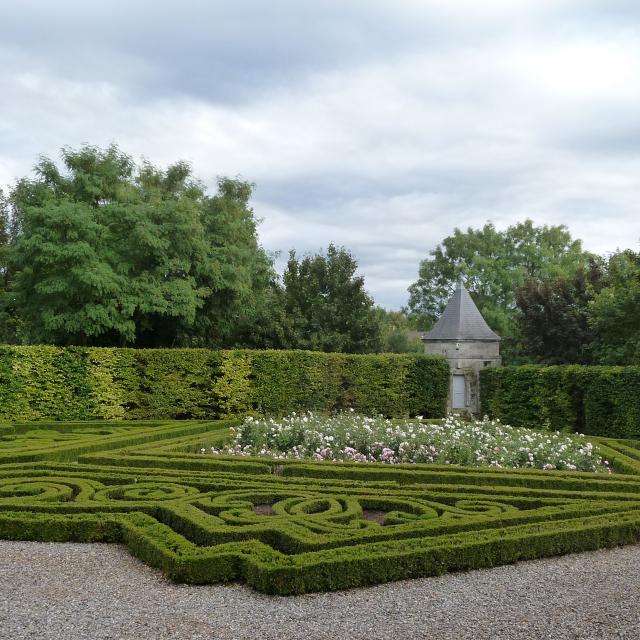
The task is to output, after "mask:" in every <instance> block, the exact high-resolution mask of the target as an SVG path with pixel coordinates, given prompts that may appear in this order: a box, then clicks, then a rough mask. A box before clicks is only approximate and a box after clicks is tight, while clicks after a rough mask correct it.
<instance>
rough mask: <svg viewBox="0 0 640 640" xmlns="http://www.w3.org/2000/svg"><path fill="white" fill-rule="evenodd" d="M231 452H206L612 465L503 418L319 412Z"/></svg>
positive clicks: (261, 427) (251, 425)
mask: <svg viewBox="0 0 640 640" xmlns="http://www.w3.org/2000/svg"><path fill="white" fill-rule="evenodd" d="M231 433H232V437H231V440H230V442H229V443H228V445H227V446H226V447H224V448H215V447H211V448H210V449H208V450H207V449H201V450H200V452H201V453H207V452H210V453H213V454H231V455H240V456H252V455H260V456H268V457H272V458H298V459H302V458H310V459H313V460H339V461H346V462H383V463H387V464H399V463H403V464H406V463H436V464H459V465H468V466H488V467H505V468H513V469H525V468H537V469H548V470H552V469H559V470H569V471H574V470H577V471H593V472H597V471H605V472H609V471H610V468H609V463H608V461H607V460H604V459H603V457H602V456H601V455H600V452H599V450H598V447H597V446H594V445H593V444H592V443H591V442H589V441H588V440H587V439H586V438H585V437H584V436H582V435H578V434H575V435H570V436H569V435H566V434H561V433H560V432H557V431H556V432H551V431H532V430H531V429H523V428H515V427H510V426H508V425H503V424H501V423H500V421H499V420H489V419H488V418H486V417H485V418H484V419H483V420H473V421H471V422H466V421H463V420H461V419H460V418H459V417H458V416H450V417H448V418H446V419H445V420H442V421H438V422H433V421H431V422H427V421H424V420H421V419H415V420H402V421H400V420H387V419H385V418H383V417H381V416H379V417H375V418H370V417H366V416H361V415H358V414H356V413H353V412H346V413H339V414H337V415H334V416H330V417H328V416H323V415H317V414H314V413H311V412H308V413H303V414H295V413H293V414H291V415H290V416H287V417H285V418H282V419H280V420H274V419H273V418H269V419H267V418H262V419H254V418H252V417H248V418H246V420H245V421H244V422H243V423H242V425H240V426H239V427H237V428H235V429H232V430H231Z"/></svg>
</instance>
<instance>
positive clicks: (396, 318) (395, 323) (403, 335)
mask: <svg viewBox="0 0 640 640" xmlns="http://www.w3.org/2000/svg"><path fill="white" fill-rule="evenodd" d="M377 311H378V317H379V320H380V329H381V332H382V347H381V350H382V351H384V352H385V353H422V352H424V344H423V343H422V340H421V339H420V337H419V335H418V332H417V331H416V328H417V327H416V323H415V322H414V321H413V320H412V319H411V318H409V317H408V316H407V314H406V313H405V312H404V311H387V310H385V309H382V308H378V309H377Z"/></svg>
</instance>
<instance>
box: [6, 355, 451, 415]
mask: <svg viewBox="0 0 640 640" xmlns="http://www.w3.org/2000/svg"><path fill="white" fill-rule="evenodd" d="M448 388H449V369H448V365H447V362H446V360H445V359H444V358H440V357H437V356H429V355H418V356H416V355H395V354H386V355H346V354H339V353H318V352H310V351H256V350H243V349H239V350H233V351H231V350H229V351H213V350H208V349H117V348H80V347H66V348H62V347H50V346H33V347H13V346H4V347H0V420H11V421H25V420H41V419H48V420H87V419H92V418H95V419H106V420H129V419H181V418H223V417H229V416H237V415H242V414H246V413H250V412H257V413H265V414H271V415H282V414H285V413H289V412H291V411H298V410H304V409H311V410H318V411H333V410H336V409H346V408H354V409H356V410H358V411H362V412H366V413H383V414H385V415H387V416H392V417H401V416H407V415H423V416H425V417H440V416H443V415H444V413H445V410H446V401H447V394H448Z"/></svg>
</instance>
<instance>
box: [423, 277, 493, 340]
mask: <svg viewBox="0 0 640 640" xmlns="http://www.w3.org/2000/svg"><path fill="white" fill-rule="evenodd" d="M422 339H423V340H481V341H491V342H494V341H497V340H500V336H498V335H497V334H495V333H494V332H493V331H491V329H490V328H489V325H488V324H487V323H486V322H485V320H484V318H483V317H482V314H481V313H480V312H479V311H478V307H476V305H475V302H474V301H473V299H472V298H471V296H470V295H469V292H468V291H467V290H466V289H465V287H464V285H463V284H462V283H460V284H459V285H458V288H457V289H456V291H455V293H454V294H453V296H451V299H450V300H449V302H447V306H446V308H445V310H444V311H443V312H442V315H441V316H440V319H439V320H438V322H436V323H435V324H434V325H433V328H432V329H431V331H428V332H427V333H426V334H425V335H424V337H423V338H422Z"/></svg>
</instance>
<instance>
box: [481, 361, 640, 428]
mask: <svg viewBox="0 0 640 640" xmlns="http://www.w3.org/2000/svg"><path fill="white" fill-rule="evenodd" d="M480 397H481V401H482V411H483V413H486V414H488V415H490V416H491V417H494V418H500V420H502V421H504V422H508V423H509V424H512V425H516V426H541V425H543V424H549V425H550V426H551V427H552V428H554V429H564V430H571V431H579V432H581V433H586V434H589V435H598V436H608V437H612V438H636V439H637V438H640V367H635V366H629V367H601V366H579V365H561V366H553V367H543V366H533V365H527V366H522V367H502V368H494V369H485V370H484V371H482V372H481V373H480Z"/></svg>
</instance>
